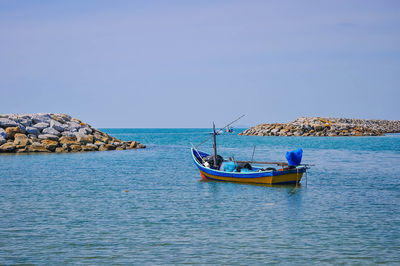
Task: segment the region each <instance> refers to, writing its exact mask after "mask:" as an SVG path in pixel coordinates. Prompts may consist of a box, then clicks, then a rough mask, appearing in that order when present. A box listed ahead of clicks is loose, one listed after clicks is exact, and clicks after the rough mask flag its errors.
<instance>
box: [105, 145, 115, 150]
mask: <svg viewBox="0 0 400 266" xmlns="http://www.w3.org/2000/svg"><path fill="white" fill-rule="evenodd" d="M104 147H105V148H106V150H108V151H110V150H115V148H116V147H115V146H114V145H112V144H106V145H105V146H104Z"/></svg>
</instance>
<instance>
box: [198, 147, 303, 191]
mask: <svg viewBox="0 0 400 266" xmlns="http://www.w3.org/2000/svg"><path fill="white" fill-rule="evenodd" d="M192 155H193V161H194V163H195V164H196V166H197V168H198V169H199V170H200V176H201V177H202V178H203V179H210V180H219V181H229V182H240V183H255V184H290V183H299V182H300V181H301V178H302V177H303V174H304V173H305V171H306V168H305V167H298V168H295V169H286V170H282V169H281V170H278V171H260V172H243V173H241V172H239V173H238V172H224V171H219V170H215V169H211V168H207V167H204V166H203V165H202V164H201V163H199V161H200V160H201V159H200V156H201V157H205V156H207V155H208V154H206V153H204V152H199V151H195V150H193V149H192Z"/></svg>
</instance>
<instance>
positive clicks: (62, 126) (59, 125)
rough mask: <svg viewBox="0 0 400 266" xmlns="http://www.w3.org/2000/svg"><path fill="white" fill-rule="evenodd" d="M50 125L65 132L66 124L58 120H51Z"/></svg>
mask: <svg viewBox="0 0 400 266" xmlns="http://www.w3.org/2000/svg"><path fill="white" fill-rule="evenodd" d="M50 127H51V128H54V129H55V130H57V131H59V132H63V131H64V129H65V128H66V126H64V125H63V124H61V123H60V122H57V121H55V120H53V119H51V120H50Z"/></svg>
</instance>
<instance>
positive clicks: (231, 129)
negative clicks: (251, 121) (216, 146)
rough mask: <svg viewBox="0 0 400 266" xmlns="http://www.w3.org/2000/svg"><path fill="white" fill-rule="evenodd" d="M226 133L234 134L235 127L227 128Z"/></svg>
mask: <svg viewBox="0 0 400 266" xmlns="http://www.w3.org/2000/svg"><path fill="white" fill-rule="evenodd" d="M225 132H226V133H233V127H226V128H225Z"/></svg>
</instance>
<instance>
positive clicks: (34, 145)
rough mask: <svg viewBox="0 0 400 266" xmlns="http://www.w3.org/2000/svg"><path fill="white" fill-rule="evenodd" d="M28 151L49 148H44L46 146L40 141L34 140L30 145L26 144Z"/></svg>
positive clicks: (39, 150) (41, 150)
mask: <svg viewBox="0 0 400 266" xmlns="http://www.w3.org/2000/svg"><path fill="white" fill-rule="evenodd" d="M28 151H29V152H49V150H47V149H46V146H45V145H44V144H42V143H38V142H34V143H32V145H30V146H28Z"/></svg>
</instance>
